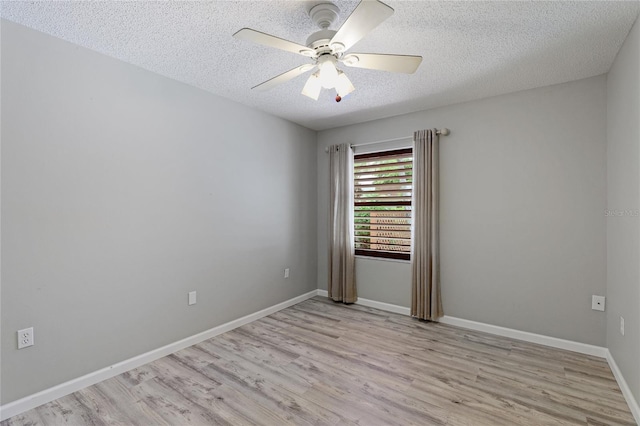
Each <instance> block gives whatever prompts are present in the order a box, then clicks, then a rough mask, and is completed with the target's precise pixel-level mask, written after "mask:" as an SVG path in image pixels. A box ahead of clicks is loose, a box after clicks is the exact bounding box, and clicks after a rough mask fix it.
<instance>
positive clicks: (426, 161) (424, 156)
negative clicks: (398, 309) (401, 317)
mask: <svg viewBox="0 0 640 426" xmlns="http://www.w3.org/2000/svg"><path fill="white" fill-rule="evenodd" d="M438 203H439V201H438V135H437V133H436V130H435V129H434V130H420V131H417V132H415V133H414V134H413V198H412V201H411V212H412V221H411V286H412V297H411V315H412V316H414V317H417V318H420V319H423V320H429V321H437V320H438V318H440V317H441V316H442V315H443V312H442V300H441V298H440V247H439V245H440V241H439V217H438V209H439V204H438Z"/></svg>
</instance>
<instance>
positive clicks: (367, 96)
mask: <svg viewBox="0 0 640 426" xmlns="http://www.w3.org/2000/svg"><path fill="white" fill-rule="evenodd" d="M318 2H320V1H317V2H316V3H318ZM334 3H335V4H336V5H337V6H338V7H339V8H340V10H341V14H340V17H339V19H338V21H337V22H335V23H334V26H333V29H337V28H338V27H339V26H340V25H341V23H342V22H343V21H344V20H345V19H346V18H347V17H348V16H349V14H350V13H351V11H352V10H353V9H354V8H355V7H356V5H357V4H358V1H351V0H345V1H342V0H338V1H334ZM385 3H387V4H388V5H390V6H391V7H393V8H394V9H395V14H394V15H393V16H392V17H391V18H389V19H388V20H386V21H385V22H383V23H382V24H381V25H380V26H379V27H377V28H376V29H375V30H373V31H372V32H371V33H369V34H368V35H367V36H366V37H365V38H364V39H363V40H361V41H360V42H359V43H358V44H356V45H355V46H354V47H353V48H352V49H351V51H353V52H363V53H398V54H411V55H422V56H423V57H424V59H423V62H422V65H421V66H420V68H418V71H417V72H416V73H415V74H413V75H404V74H392V73H387V72H381V71H371V70H363V69H355V68H345V70H346V73H347V75H348V76H349V78H350V79H351V81H352V82H353V84H354V85H355V87H356V91H355V92H353V93H352V94H351V95H350V96H349V97H347V98H345V99H344V100H343V101H342V102H341V103H336V102H335V101H334V100H333V97H334V96H335V93H332V91H329V90H324V91H323V93H322V94H321V96H320V99H319V100H318V101H313V100H311V99H309V98H307V97H305V96H302V95H300V91H301V90H302V86H303V85H304V83H305V81H306V78H307V76H308V74H305V75H303V76H300V77H297V78H296V79H294V80H292V81H290V82H288V83H285V84H284V85H282V86H279V87H277V88H275V89H273V90H270V91H268V92H255V91H251V90H250V88H251V87H253V86H255V85H256V84H258V83H261V82H263V81H265V80H267V79H269V78H271V77H273V76H275V75H278V74H280V73H282V72H284V71H287V70H289V69H291V68H294V67H295V66H297V65H300V64H302V63H305V62H307V61H308V60H307V59H305V58H304V57H302V56H298V55H295V54H292V53H288V52H284V51H279V50H276V49H270V48H267V47H262V46H260V45H256V44H252V43H249V42H246V41H242V40H236V39H234V38H233V37H232V34H233V33H235V32H236V31H237V30H239V29H240V28H243V27H250V28H254V29H257V30H259V31H262V32H266V33H269V34H273V35H275V36H278V37H281V38H285V39H288V40H291V41H295V42H298V43H300V44H305V41H306V39H307V37H308V36H309V35H310V34H311V33H312V32H315V31H316V30H317V27H315V25H314V24H313V23H312V22H311V20H310V19H309V17H308V15H307V13H306V9H307V8H308V7H309V2H299V1H282V0H276V1H200V2H185V1H167V2H160V1H137V2H136V1H133V2H121V1H104V2H89V1H85V2H77V1H76V2H66V1H56V2H10V1H3V2H2V3H1V4H0V6H1V11H0V14H1V16H2V17H3V18H5V19H8V20H10V21H14V22H17V23H19V24H23V25H26V26H28V27H31V28H34V29H36V30H39V31H42V32H45V33H48V34H51V35H54V36H56V37H60V38H62V39H64V40H68V41H70V42H72V43H76V44H79V45H81V46H84V47H88V48H90V49H93V50H96V51H98V52H101V53H104V54H106V55H109V56H112V57H114V58H118V59H121V60H123V61H126V62H129V63H131V64H135V65H138V66H140V67H142V68H145V69H148V70H151V71H154V72H156V73H159V74H162V75H165V76H167V77H171V78H174V79H176V80H180V81H182V82H185V83H188V84H191V85H193V86H196V87H199V88H202V89H204V90H207V91H210V92H212V93H215V94H217V95H220V96H223V97H225V98H229V99H233V100H235V101H238V102H240V103H243V104H246V105H249V106H253V107H256V108H258V109H261V110H264V111H268V112H270V113H272V114H275V115H277V116H280V117H283V118H286V119H288V120H291V121H294V122H296V123H299V124H302V125H303V126H306V127H309V128H312V129H316V130H320V129H326V128H332V127H337V126H342V125H347V124H352V123H357V122H362V121H368V120H373V119H376V118H381V117H388V116H393V115H398V114H402V113H407V112H412V111H417V110H422V109H427V108H432V107H436V106H441V105H447V104H452V103H456V102H462V101H468V100H472V99H478V98H483V97H487V96H493V95H498V94H502V93H508V92H513V91H517V90H523V89H529V88H533V87H541V86H546V85H550V84H555V83H561V82H565V81H570V80H576V79H580V78H586V77H590V76H594V75H599V74H603V73H605V72H607V71H608V70H609V68H610V66H611V63H612V62H613V59H614V57H615V55H616V53H617V52H618V50H619V48H620V46H621V45H622V42H623V41H624V39H625V37H626V35H627V33H628V32H629V29H630V28H631V26H632V24H633V22H634V21H635V19H636V17H637V16H638V12H639V10H640V3H639V2H638V1H626V2H613V1H604V2H595V1H578V2H568V1H551V2H538V1H535V2H529V1H524V2H519V1H518V2H517V1H506V2H493V1H492V2H480V1H473V2H466V1H465V2H450V1H398V0H387V1H385Z"/></svg>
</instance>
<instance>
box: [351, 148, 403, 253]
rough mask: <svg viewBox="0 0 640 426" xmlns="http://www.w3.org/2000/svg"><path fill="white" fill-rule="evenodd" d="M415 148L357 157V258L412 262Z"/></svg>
mask: <svg viewBox="0 0 640 426" xmlns="http://www.w3.org/2000/svg"><path fill="white" fill-rule="evenodd" d="M412 168H413V153H412V150H411V148H409V149H401V150H394V151H384V152H376V153H373V154H360V155H356V156H355V157H354V165H353V173H354V195H355V196H354V201H355V203H354V204H355V205H354V219H355V245H356V254H358V255H364V256H373V257H386V258H391V259H406V260H409V254H410V250H411V188H412V174H413V170H412Z"/></svg>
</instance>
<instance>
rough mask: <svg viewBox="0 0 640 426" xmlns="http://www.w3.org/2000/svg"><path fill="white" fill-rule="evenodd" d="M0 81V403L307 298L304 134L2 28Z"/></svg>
mask: <svg viewBox="0 0 640 426" xmlns="http://www.w3.org/2000/svg"><path fill="white" fill-rule="evenodd" d="M2 77H3V78H2V112H3V115H2V403H7V402H10V401H12V400H15V399H17V398H20V397H23V396H26V395H29V394H32V393H34V392H37V391H40V390H42V389H45V388H48V387H50V386H53V385H56V384H58V383H61V382H63V381H66V380H69V379H72V378H75V377H78V376H81V375H83V374H86V373H89V372H92V371H95V370H97V369H99V368H102V367H105V366H108V365H110V364H112V363H115V362H118V361H122V360H125V359H127V358H129V357H132V356H135V355H138V354H141V353H144V352H146V351H149V350H152V349H155V348H158V347H160V346H162V345H165V344H168V343H172V342H175V341H177V340H179V339H182V338H184V337H188V336H190V335H193V334H195V333H198V332H201V331H203V330H206V329H209V328H211V327H214V326H216V325H219V324H221V323H224V322H227V321H229V320H232V319H235V318H238V317H241V316H244V315H246V314H249V313H253V312H255V311H258V310H260V309H263V308H265V307H268V306H271V305H273V304H276V303H279V302H282V301H284V300H287V299H289V298H292V297H295V296H297V295H300V294H303V293H305V292H308V291H311V290H314V289H315V288H316V263H317V253H316V247H315V244H310V243H309V241H313V239H314V237H315V232H316V211H317V206H316V133H315V132H313V131H311V130H308V129H305V128H303V127H300V126H298V125H294V124H292V123H290V122H287V121H284V120H282V119H279V118H275V117H273V116H270V115H268V114H264V113H261V112H257V111H255V110H252V109H250V108H247V107H244V106H241V105H239V104H236V103H234V102H230V101H227V100H224V99H222V98H219V97H216V96H213V95H211V94H208V93H206V92H203V91H201V90H199V89H196V88H193V87H190V86H187V85H184V84H181V83H178V82H176V81H173V80H170V79H167V78H164V77H161V76H158V75H155V74H152V73H150V72H147V71H144V70H142V69H140V68H137V67H134V66H131V65H128V64H126V63H123V62H120V61H117V60H114V59H111V58H108V57H106V56H102V55H100V54H98V53H95V52H92V51H89V50H86V49H83V48H80V47H78V46H75V45H72V44H69V43H66V42H63V41H61V40H58V39H55V38H52V37H50V36H47V35H43V34H41V33H38V32H35V31H32V30H30V29H27V28H24V27H21V26H18V25H15V24H12V23H10V22H6V21H2ZM285 267H290V268H291V277H290V278H289V279H287V280H285V279H284V278H283V268H285ZM190 290H197V292H198V303H197V305H195V306H192V307H189V306H187V292H188V291H190ZM30 326H33V327H35V342H36V345H35V346H34V347H31V348H27V349H24V350H19V351H18V350H17V344H16V334H15V333H16V330H18V329H21V328H24V327H30Z"/></svg>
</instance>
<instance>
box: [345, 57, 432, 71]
mask: <svg viewBox="0 0 640 426" xmlns="http://www.w3.org/2000/svg"><path fill="white" fill-rule="evenodd" d="M421 62H422V56H410V55H383V54H377V53H352V54H349V55H346V56H345V57H344V58H343V59H342V63H343V64H345V65H346V66H348V67H353V68H366V69H370V70H380V71H390V72H402V73H405V74H413V73H414V72H415V71H416V70H417V69H418V66H420V63H421Z"/></svg>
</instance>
